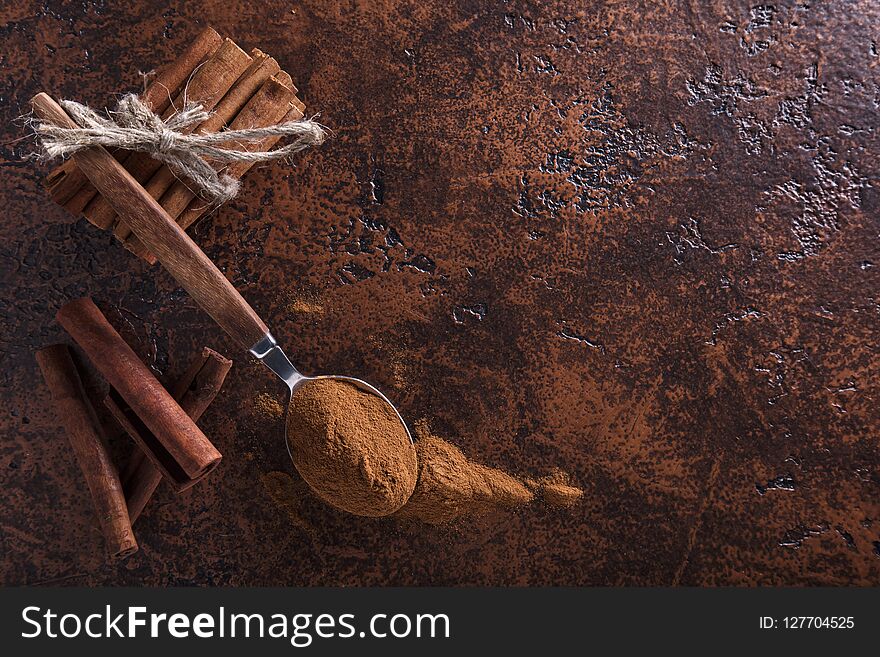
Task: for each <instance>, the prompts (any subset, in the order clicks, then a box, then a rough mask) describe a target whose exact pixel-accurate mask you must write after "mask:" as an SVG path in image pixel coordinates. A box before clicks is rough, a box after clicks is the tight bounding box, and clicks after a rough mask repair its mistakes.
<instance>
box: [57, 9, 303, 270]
mask: <svg viewBox="0 0 880 657" xmlns="http://www.w3.org/2000/svg"><path fill="white" fill-rule="evenodd" d="M296 93H297V89H296V87H295V86H294V84H293V80H292V79H291V77H290V75H289V74H288V73H286V72H285V71H282V70H281V67H280V66H279V64H278V62H276V61H275V60H274V59H273V58H272V57H270V56H269V55H267V54H265V53H264V52H262V51H260V50H258V49H256V48H255V49H253V50H251V52H250V54H248V53H246V52H245V51H244V50H242V49H241V48H239V47H238V46H237V45H236V44H235V43H234V42H233V41H232V40H231V39H228V38H226V39H224V38H222V37H221V36H220V35H219V34H218V33H217V32H216V31H214V30H213V29H211V28H210V27H209V28H205V29H204V30H203V31H202V32H201V33H200V34H199V35H198V36H197V37H196V38H195V39H194V40H193V41H192V43H191V44H190V46H189V47H188V48H187V49H186V51H185V52H184V53H182V54H181V55H180V56H179V57H178V58H177V59H176V60H174V61H173V62H171V63H170V64H168V65H167V66H165V67H164V68H162V69H160V70H159V71H158V73H157V74H156V75H155V76H154V77H153V78H152V80H151V81H150V82H149V84H148V85H147V86H146V88H145V90H144V92H143V93H142V94H141V100H142V101H143V102H144V103H145V104H146V105H147V106H148V107H149V108H150V109H151V110H152V111H153V112H155V113H156V114H159V115H160V116H162V117H163V118H167V117H168V116H170V115H171V114H173V113H174V112H176V111H178V110H180V109H181V108H182V107H183V106H184V105H185V104H187V103H197V104H200V105H202V107H203V108H204V109H205V110H208V111H210V112H212V114H211V116H210V117H209V118H208V119H206V120H205V121H204V122H203V123H201V124H200V125H198V126H195V128H194V129H195V131H196V132H199V133H208V132H217V131H219V130H222V129H224V128H229V129H231V130H243V129H250V128H263V127H267V126H271V125H276V124H279V123H284V122H287V121H294V120H297V119H301V118H302V117H303V111H304V110H305V105H304V104H303V103H302V101H300V99H299V98H297V96H296ZM278 139H279V137H268V138H266V139H265V140H264V141H263V142H254V143H249V144H244V145H242V148H246V149H249V150H252V151H256V150H269V149H271V148H272V146H274V144H275V143H276V142H277V141H278ZM112 154H113V156H114V157H115V158H116V159H117V160H118V161H119V162H120V163H121V164H122V165H123V166H124V167H125V168H126V169H127V170H128V172H129V173H130V174H131V175H132V176H133V177H134V178H135V180H137V181H138V182H139V183H140V184H141V185H142V186H143V187H144V189H146V190H147V192H149V194H150V195H151V196H152V197H153V198H155V199H156V200H157V201H159V203H160V204H161V205H162V207H163V208H164V209H165V210H166V212H167V213H168V214H169V215H170V216H171V217H172V218H173V219H174V220H175V221H177V223H178V224H179V225H180V226H181V227H183V228H184V229H186V228H188V227H189V226H191V225H192V224H193V223H194V222H195V221H196V220H197V219H198V218H199V217H201V216H202V215H203V214H204V213H205V212H206V211H207V210H208V209H209V208H210V207H211V204H210V202H208V201H206V200H205V199H202V198H200V197H199V196H198V194H197V193H195V192H194V191H193V190H192V189H190V186H188V181H186V180H180V179H178V178H177V177H176V176H175V174H174V173H173V172H172V171H171V170H170V169H169V168H168V167H167V166H165V165H163V164H162V163H160V162H159V161H157V160H154V159H153V158H151V157H150V156H148V155H145V154H143V153H133V152H129V151H122V150H118V151H115V152H113V153H112ZM251 166H252V163H247V162H235V163H231V164H229V165H227V166H226V167H225V168H224V169H223V173H225V174H226V175H228V176H231V177H233V178H236V179H237V178H241V177H242V176H243V175H244V174H245V173H246V172H247V171H248V170H249V169H250V167H251ZM218 169H219V165H218ZM46 184H47V187H48V191H49V194H50V196H51V197H52V199H53V200H54V201H55V202H56V203H58V204H59V205H61V206H63V207H64V208H65V209H67V210H68V211H70V212H72V213H73V214H82V215H83V216H85V218H86V219H88V220H89V221H90V222H91V223H92V224H94V225H95V226H97V227H98V228H100V229H101V230H111V231H113V234H114V235H115V236H116V237H117V238H118V239H119V240H120V241H121V242H122V243H123V244H124V245H125V247H126V248H127V249H129V250H130V251H132V252H133V253H135V254H136V255H138V256H139V257H141V258H143V259H144V260H146V261H147V262H149V263H150V264H154V263H155V262H156V258H155V256H153V254H151V253H150V252H149V251H148V250H147V249H146V247H144V245H143V244H142V243H141V242H140V241H139V240H138V239H137V237H136V236H135V235H133V234H132V232H131V231H130V230H129V228H128V226H126V224H125V222H124V221H122V220H121V219H120V218H119V216H118V215H117V214H116V212H115V211H114V210H113V207H112V206H111V204H110V203H109V202H108V201H107V199H105V198H104V197H102V196H101V195H100V194H99V193H98V192H97V191H96V190H95V188H94V187H93V186H92V185H91V183H89V181H88V180H87V178H86V177H85V175H83V173H82V172H81V171H80V170H79V169H78V168H77V166H76V164H75V163H74V162H73V160H68V161H66V162H64V163H63V164H61V165H60V166H58V167H57V168H56V169H54V170H53V171H52V172H51V173H50V174H49V176H48V177H47V180H46Z"/></svg>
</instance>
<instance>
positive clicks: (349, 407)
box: [287, 379, 417, 516]
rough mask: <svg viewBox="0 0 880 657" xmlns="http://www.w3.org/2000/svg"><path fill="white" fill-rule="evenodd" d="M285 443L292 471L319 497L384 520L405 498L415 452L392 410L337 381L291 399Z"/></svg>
mask: <svg viewBox="0 0 880 657" xmlns="http://www.w3.org/2000/svg"><path fill="white" fill-rule="evenodd" d="M287 440H288V443H289V444H290V448H291V456H292V458H293V463H294V465H295V466H296V469H297V470H298V471H299V473H300V474H301V475H302V477H303V479H305V480H306V482H307V483H308V484H309V486H311V487H312V489H313V490H314V491H315V493H317V494H318V496H319V497H320V498H321V499H322V500H324V501H325V502H327V503H328V504H331V505H333V506H335V507H337V508H339V509H342V510H343V511H348V512H349V513H353V514H355V515H360V516H386V515H390V514H392V513H394V512H395V511H397V510H398V509H400V507H402V506H403V505H404V503H405V502H406V501H407V500H408V499H409V497H410V495H411V494H412V492H413V488H414V487H415V483H416V477H417V465H416V451H415V448H414V447H413V445H412V443H411V442H410V439H409V436H408V434H407V432H406V428H405V427H404V425H403V423H402V422H401V421H400V418H399V417H398V416H397V414H396V413H395V412H394V409H393V408H392V407H391V406H390V405H389V404H388V403H387V402H385V401H384V400H383V399H382V398H380V397H377V396H376V395H374V394H371V393H369V392H365V391H363V390H361V389H360V388H358V387H357V386H355V385H354V384H352V383H349V382H347V381H343V380H339V379H315V380H311V381H306V382H305V383H303V384H302V385H300V386H299V387H298V388H297V389H296V390H295V391H294V394H293V397H292V398H291V400H290V407H289V409H288V414H287Z"/></svg>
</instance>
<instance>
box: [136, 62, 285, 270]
mask: <svg viewBox="0 0 880 657" xmlns="http://www.w3.org/2000/svg"><path fill="white" fill-rule="evenodd" d="M291 84H292V83H291V81H290V76H289V75H288V74H287V73H285V72H284V71H280V72H279V73H277V74H276V75H274V76H272V77H271V78H269V79H268V80H266V82H265V83H264V84H263V86H261V87H260V89H259V91H257V93H255V94H254V95H253V97H252V98H251V99H250V100H249V101H248V102H247V104H246V105H245V106H244V107H243V108H242V109H241V111H240V112H239V113H238V115H237V116H236V117H235V120H233V121H232V123H231V124H230V126H229V128H230V130H244V129H248V128H261V127H264V126H267V125H274V124H276V123H278V122H279V120H280V119H282V118H283V117H284V116H285V114H286V113H287V112H288V109H289V104H290V101H291V99H292V98H293V97H294V96H293V90H292V89H291V88H290V87H291ZM261 145H262V144H260V143H258V142H251V143H246V144H242V145H241V148H244V149H247V150H256V149H258V148H260V147H261ZM245 170H246V169H245ZM194 198H195V194H194V193H193V192H192V191H191V190H190V189H189V187H187V185H186V183H184V182H183V181H180V180H178V181H176V182H175V183H174V184H173V185H171V187H170V188H169V189H168V191H167V192H165V194H164V195H163V196H162V198H161V200H160V203H161V205H162V207H163V208H164V209H165V211H166V212H167V213H168V214H169V215H170V216H171V218H173V219H176V218H177V217H178V216H179V215H181V214H182V213H183V211H184V210H185V209H186V207H187V206H188V205H189V203H190V202H191V201H192V200H193V199H194ZM203 205H204V203H203ZM202 211H204V208H202ZM183 227H184V228H186V226H183ZM124 244H125V247H126V248H127V249H129V250H130V251H132V252H133V253H135V254H136V255H138V256H140V257H142V258H144V259H145V260H147V261H148V262H150V264H153V263H154V262H155V258H153V257H152V256H151V255H150V254H149V252H148V251H147V250H146V249H145V248H144V246H143V244H142V243H141V241H140V240H139V239H137V237H136V236H135V235H132V236H131V237H129V239H128V240H126V242H125V243H124Z"/></svg>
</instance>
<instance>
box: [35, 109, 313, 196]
mask: <svg viewBox="0 0 880 657" xmlns="http://www.w3.org/2000/svg"><path fill="white" fill-rule="evenodd" d="M61 106H62V107H63V108H64V109H65V111H66V112H67V113H68V115H69V116H70V118H71V119H72V120H73V121H74V123H76V124H77V127H76V128H60V127H58V126H56V125H54V124H51V123H47V122H36V123H35V124H34V132H35V133H36V135H37V137H38V138H39V139H40V142H41V143H42V146H43V150H44V151H45V154H46V155H47V156H48V157H50V158H55V157H65V156H68V155H72V154H73V153H76V152H78V151H80V150H83V149H85V148H89V147H91V146H104V147H108V148H123V149H125V150H130V151H139V152H142V153H146V154H148V155H150V156H151V157H153V158H155V159H157V160H159V161H160V162H162V163H164V164H166V165H168V167H169V168H170V169H171V170H172V171H173V172H174V173H175V175H177V176H178V177H180V178H183V179H186V180H188V181H189V182H190V183H191V184H192V185H193V186H194V188H195V190H196V191H197V192H198V193H199V194H200V195H201V196H203V197H204V198H206V199H207V200H209V201H210V202H211V203H212V204H213V205H214V206H215V207H216V206H219V205H221V204H222V203H225V202H226V201H228V200H230V199H232V198H234V197H235V196H236V194H238V189H239V183H238V181H237V180H236V179H234V178H232V177H231V176H228V175H225V174H223V173H220V172H218V171H217V170H216V169H215V168H214V166H212V164H211V163H210V162H212V161H213V162H215V163H227V162H250V163H256V162H269V161H272V160H279V159H282V158H285V157H288V156H290V155H292V154H293V153H297V152H299V151H301V150H304V149H306V148H309V147H310V146H317V145H319V144H321V143H322V142H323V141H324V138H325V136H326V133H325V130H324V128H323V126H321V125H320V124H319V123H317V122H315V121H312V120H309V119H300V120H297V121H289V122H287V123H282V124H279V125H274V126H268V127H265V128H251V129H246V130H224V131H221V132H214V133H205V134H200V133H198V132H192V131H190V130H188V129H192V128H194V127H195V126H198V125H199V124H201V123H202V122H204V121H205V120H206V119H208V118H209V117H210V116H211V114H210V112H207V111H205V109H204V108H203V107H202V106H201V105H197V104H188V105H186V106H185V107H183V108H182V109H181V110H180V111H178V112H175V113H174V114H172V115H171V116H169V117H168V118H167V119H165V120H162V118H161V117H160V116H158V115H156V114H155V113H154V112H153V111H152V110H151V109H150V108H149V107H147V106H146V105H145V104H144V103H143V102H142V101H141V100H140V98H138V97H137V96H136V95H134V94H128V95H126V96H123V97H122V99H121V100H120V101H119V104H118V105H117V107H116V109H115V110H113V111H112V112H110V116H111V117H112V119H113V120H111V119H110V118H105V117H103V116H101V115H99V114H98V113H97V112H95V111H94V110H92V109H91V108H89V107H87V106H85V105H82V104H80V103H77V102H74V101H72V100H62V101H61ZM275 136H278V137H290V138H291V141H290V142H289V143H288V144H287V145H285V146H282V147H281V148H278V149H275V150H273V151H263V150H260V143H261V142H262V141H263V140H265V139H267V138H269V137H275ZM230 144H235V145H236V146H238V148H230V147H229V145H230ZM247 144H250V145H251V146H252V147H254V149H253V150H250V149H248V148H247Z"/></svg>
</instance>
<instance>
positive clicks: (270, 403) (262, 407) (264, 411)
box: [254, 392, 284, 420]
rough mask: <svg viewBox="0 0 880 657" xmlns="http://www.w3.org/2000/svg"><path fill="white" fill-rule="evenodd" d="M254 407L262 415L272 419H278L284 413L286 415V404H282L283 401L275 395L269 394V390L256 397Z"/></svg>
mask: <svg viewBox="0 0 880 657" xmlns="http://www.w3.org/2000/svg"><path fill="white" fill-rule="evenodd" d="M254 408H256V410H257V411H259V413H260V414H261V415H264V416H265V417H267V418H269V419H271V420H277V419H278V418H280V417H281V416H282V415H284V406H282V405H281V402H279V401H278V399H277V398H276V397H275V396H274V395H271V394H269V393H268V392H261V393H260V394H259V395H257V396H256V398H255V399H254Z"/></svg>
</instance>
